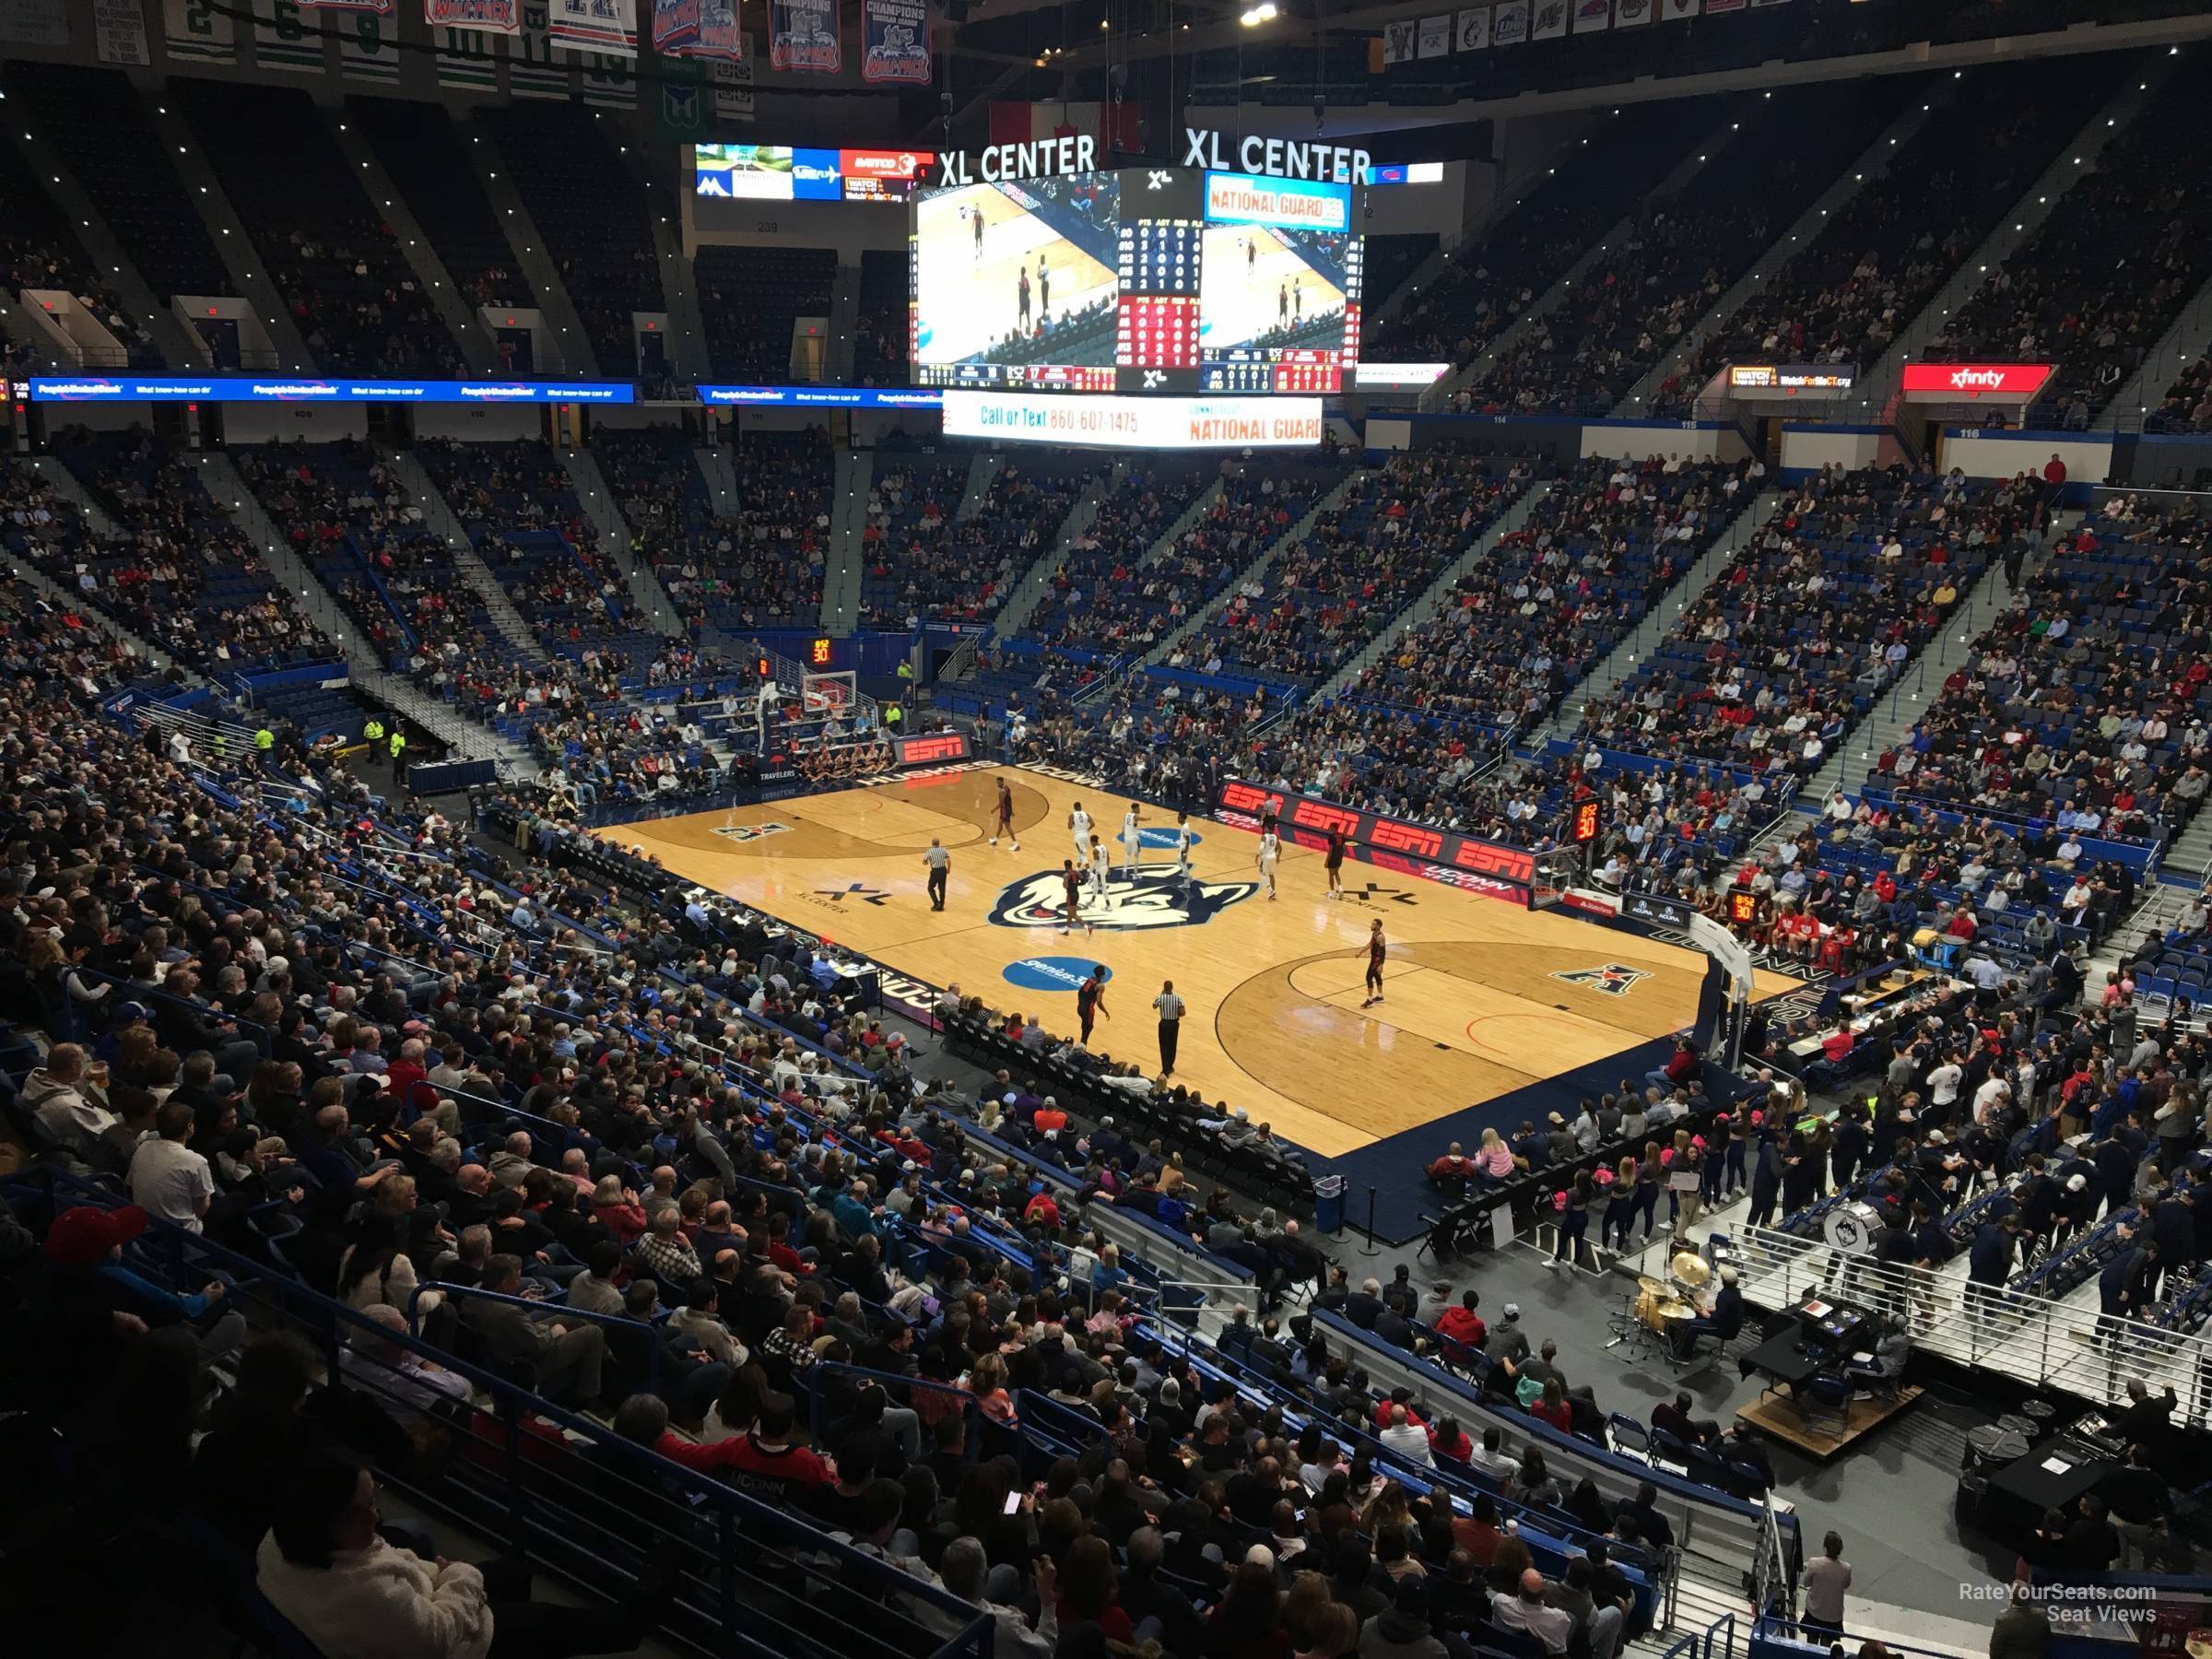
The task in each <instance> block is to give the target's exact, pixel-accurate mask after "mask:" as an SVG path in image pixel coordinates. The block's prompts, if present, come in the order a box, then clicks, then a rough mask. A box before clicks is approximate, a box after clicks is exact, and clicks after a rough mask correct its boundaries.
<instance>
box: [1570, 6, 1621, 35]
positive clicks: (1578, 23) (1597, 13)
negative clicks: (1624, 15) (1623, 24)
mask: <svg viewBox="0 0 2212 1659" xmlns="http://www.w3.org/2000/svg"><path fill="white" fill-rule="evenodd" d="M1612 22H1613V0H1574V32H1575V33H1576V34H1595V33H1596V32H1597V31H1598V30H1599V29H1606V28H1608V27H1610V26H1611V24H1612Z"/></svg>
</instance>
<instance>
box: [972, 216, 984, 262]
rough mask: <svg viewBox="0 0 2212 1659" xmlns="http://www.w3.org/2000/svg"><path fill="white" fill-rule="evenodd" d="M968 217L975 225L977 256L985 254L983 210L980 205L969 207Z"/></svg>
mask: <svg viewBox="0 0 2212 1659" xmlns="http://www.w3.org/2000/svg"><path fill="white" fill-rule="evenodd" d="M968 218H970V220H971V221H972V222H973V223H974V225H975V257H976V258H978V259H981V258H982V256H983V210H982V207H980V206H976V207H971V208H969V209H968Z"/></svg>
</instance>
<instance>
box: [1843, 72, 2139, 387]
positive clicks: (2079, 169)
mask: <svg viewBox="0 0 2212 1659" xmlns="http://www.w3.org/2000/svg"><path fill="white" fill-rule="evenodd" d="M2151 61H2152V62H2153V63H2154V64H2155V65H2159V67H2157V68H2155V69H2153V70H2152V71H2151V72H2150V73H2148V74H2147V75H2145V76H2140V77H2139V79H2140V81H2141V83H2142V84H2141V85H2138V84H2137V82H2136V81H2129V82H2128V83H2126V85H2125V87H2124V88H2123V89H2122V90H2121V91H2118V92H2115V93H2114V94H2113V95H2112V97H2111V98H2110V99H2109V100H2106V102H2105V105H2104V107H2103V108H2102V109H2100V110H2099V111H2098V112H2096V113H2095V114H2093V115H2091V116H2090V117H2089V118H2088V121H2086V122H2085V123H2083V124H2082V128H2081V131H2079V132H2078V133H2077V134H2075V135H2074V136H2073V137H2071V138H2069V139H2068V140H2067V141H2066V144H2065V148H2063V149H2061V150H2060V151H2059V152H2058V155H2057V156H2056V157H2055V158H2054V159H2053V160H2052V163H2051V165H2050V166H2049V167H2047V168H2045V169H2044V170H2043V171H2042V173H2041V176H2039V177H2038V178H2037V179H2036V180H2035V182H2033V183H2031V184H2030V185H2029V186H2028V188H2027V189H2026V190H2025V191H2024V192H2022V193H2021V195H2020V199H2019V200H2018V201H2017V202H2015V203H2014V204H2013V205H2012V209H2011V211H2010V212H2008V213H2007V214H2006V216H2005V217H2004V218H2003V219H2002V220H2001V221H2000V222H1999V223H1998V225H1997V228H1996V229H1994V230H1992V231H1991V232H1990V233H1989V235H1988V236H1987V237H1986V238H1984V239H1983V242H1982V245H1981V246H1980V247H1978V248H1976V249H1975V250H1974V251H1973V252H1972V253H1970V254H1968V255H1967V256H1966V258H1965V259H1964V260H1963V261H1961V262H1960V264H1959V268H1958V270H1957V271H1955V272H1953V273H1952V274H1951V279H1950V280H1949V281H1948V282H1947V283H1945V284H1944V285H1943V287H1941V288H1938V289H1936V290H1935V293H1934V294H1933V295H1931V296H1930V297H1929V300H1928V302H1927V304H1925V305H1924V306H1923V307H1922V308H1921V310H1920V314H1919V315H1918V316H1916V317H1914V318H1913V319H1912V322H1911V323H1910V324H1907V325H1906V326H1905V327H1904V328H1903V329H1901V330H1900V331H1899V333H1898V336H1897V338H1896V339H1895V340H1893V341H1891V342H1890V345H1889V349H1888V351H1886V352H1884V353H1883V354H1882V356H1881V357H1880V358H1879V359H1877V360H1876V362H1875V363H1874V365H1873V366H1872V367H1871V368H1869V369H1868V370H1867V371H1866V375H1865V379H1864V380H1863V381H1862V382H1860V386H1861V389H1862V392H1863V394H1864V395H1863V396H1862V398H1861V400H1860V402H1861V407H1862V410H1863V412H1864V415H1865V418H1868V419H1872V418H1875V417H1877V416H1878V415H1882V414H1884V413H1886V412H1887V411H1888V406H1889V400H1890V399H1891V398H1892V397H1894V396H1895V395H1896V394H1897V390H1898V386H1899V383H1900V382H1901V381H1902V380H1903V378H1904V368H1905V365H1906V364H1907V363H1908V362H1912V361H1914V360H1916V359H1920V358H1923V357H1925V356H1926V355H1927V350H1928V346H1929V343H1930V342H1931V341H1933V340H1934V339H1935V336H1936V335H1939V334H1941V333H1942V332H1943V329H1944V325H1945V324H1947V323H1948V322H1949V321H1950V316H1951V313H1952V312H1955V311H1957V310H1958V309H1959V307H1960V306H1962V305H1964V304H1965V303H1966V302H1967V300H1970V299H1971V298H1972V297H1973V294H1974V290H1975V289H1977V288H1980V287H1981V286H1982V284H1983V281H1985V280H1986V279H1987V277H1988V276H1989V273H1990V272H1991V271H1992V270H1993V269H1994V268H1995V267H1997V266H1999V265H2003V264H2004V263H2005V262H2006V260H2008V259H2010V258H2011V257H2012V256H2013V254H2015V253H2018V251H2019V250H2020V248H2021V247H2022V246H2023V245H2025V244H2026V243H2027V241H2028V240H2029V239H2030V237H2032V236H2034V235H2035V233H2036V232H2037V231H2038V230H2040V229H2042V225H2043V221H2044V220H2045V219H2047V218H2050V217H2051V215H2052V214H2053V212H2054V211H2055V210H2056V209H2057V206H2058V204H2059V203H2060V202H2061V201H2063V200H2064V199H2065V195H2066V193H2067V192H2068V191H2070V190H2072V189H2073V188H2074V187H2075V186H2076V185H2077V183H2079V182H2081V181H2082V180H2084V179H2086V178H2088V177H2090V176H2091V175H2092V174H2094V173H2095V171H2096V169H2097V158H2098V156H2099V154H2100V152H2101V151H2102V150H2103V148H2104V147H2105V146H2106V145H2107V144H2110V143H2111V142H2112V140H2113V139H2114V138H2115V137H2117V136H2118V135H2120V134H2121V133H2123V132H2124V131H2126V129H2127V127H2128V126H2129V124H2131V123H2133V122H2134V120H2135V118H2136V115H2137V114H2138V113H2139V112H2141V111H2142V108H2143V106H2144V105H2145V104H2146V103H2147V102H2148V101H2149V98H2150V91H2155V90H2157V88H2159V85H2160V83H2161V82H2162V81H2163V80H2164V79H2165V77H2166V75H2167V74H2168V70H2167V69H2166V68H2165V67H2164V65H2166V64H2167V63H2168V61H2169V60H2167V59H2165V58H2162V57H2161V58H2155V59H2153V60H2151ZM2145 87H2147V88H2149V89H2150V90H2149V91H2147V90H2145V89H2144V88H2145ZM2119 406H2120V407H2122V408H2125V407H2127V406H2128V405H2127V404H2126V403H2124V402H2121V403H2120V404H2119Z"/></svg>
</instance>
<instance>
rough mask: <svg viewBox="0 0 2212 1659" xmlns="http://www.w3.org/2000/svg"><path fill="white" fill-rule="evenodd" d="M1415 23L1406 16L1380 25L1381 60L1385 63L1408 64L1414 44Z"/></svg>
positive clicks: (1411, 60)
mask: <svg viewBox="0 0 2212 1659" xmlns="http://www.w3.org/2000/svg"><path fill="white" fill-rule="evenodd" d="M1415 27H1416V25H1415V23H1414V20H1413V19H1412V18H1404V19H1402V20H1401V21H1399V22H1396V23H1385V24H1383V25H1382V61H1383V62H1384V63H1385V64H1410V63H1412V62H1413V54H1414V50H1415V47H1416V45H1417V44H1418V42H1417V41H1416V39H1415V34H1414V30H1415Z"/></svg>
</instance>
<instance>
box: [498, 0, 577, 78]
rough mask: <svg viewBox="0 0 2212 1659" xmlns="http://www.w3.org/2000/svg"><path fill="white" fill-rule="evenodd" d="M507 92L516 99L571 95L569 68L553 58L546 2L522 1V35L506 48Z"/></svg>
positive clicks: (535, 0)
mask: <svg viewBox="0 0 2212 1659" xmlns="http://www.w3.org/2000/svg"><path fill="white" fill-rule="evenodd" d="M507 90H508V91H509V92H510V93H512V95H513V96H514V97H516V98H566V97H568V95H569V65H568V63H567V62H566V60H564V59H561V58H557V57H555V56H554V55H553V26H552V23H551V21H550V20H549V18H548V17H547V11H546V0H523V32H522V33H521V34H520V35H518V36H517V37H516V38H515V40H514V41H513V42H512V44H511V45H510V46H509V47H508V48H507Z"/></svg>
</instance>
